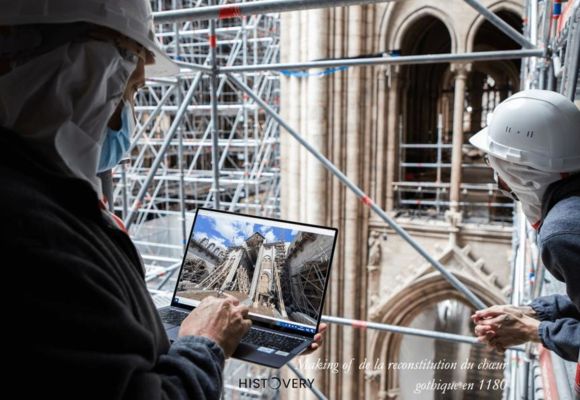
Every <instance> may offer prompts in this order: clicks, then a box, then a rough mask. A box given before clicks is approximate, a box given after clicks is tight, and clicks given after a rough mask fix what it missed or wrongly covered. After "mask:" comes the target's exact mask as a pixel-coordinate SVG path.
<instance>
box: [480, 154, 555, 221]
mask: <svg viewBox="0 0 580 400" xmlns="http://www.w3.org/2000/svg"><path fill="white" fill-rule="evenodd" d="M488 157H489V164H490V166H491V167H492V168H493V169H494V170H495V171H496V172H497V173H498V175H499V177H500V178H501V179H502V180H503V181H504V182H505V183H506V185H508V186H509V188H510V189H511V190H512V191H513V192H514V193H515V194H516V195H517V196H518V198H519V200H520V202H521V203H522V211H523V213H524V215H525V216H526V218H527V220H528V222H529V223H530V224H531V225H532V227H533V228H534V229H538V227H539V226H540V224H541V223H542V200H543V197H544V193H546V190H547V189H548V186H550V185H551V184H552V183H554V182H556V181H559V180H561V179H562V178H563V177H564V176H566V174H562V173H559V172H546V171H540V170H537V169H535V168H532V167H528V166H526V165H521V164H514V163H511V162H509V161H505V160H502V159H501V158H497V157H494V156H492V155H489V156H488Z"/></svg>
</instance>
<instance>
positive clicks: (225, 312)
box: [179, 295, 252, 358]
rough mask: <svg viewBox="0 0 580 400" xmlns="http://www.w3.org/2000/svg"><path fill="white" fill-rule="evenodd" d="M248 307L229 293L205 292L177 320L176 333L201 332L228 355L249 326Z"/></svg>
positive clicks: (199, 334)
mask: <svg viewBox="0 0 580 400" xmlns="http://www.w3.org/2000/svg"><path fill="white" fill-rule="evenodd" d="M248 311H249V308H248V307H246V306H242V305H240V301H239V300H238V299H236V298H235V297H233V296H229V295H226V296H225V297H224V298H219V299H218V298H217V297H212V296H208V297H206V298H205V299H203V301H202V302H201V303H199V306H197V308H196V309H195V310H193V311H192V312H191V313H190V314H189V315H188V316H187V318H186V319H184V320H183V322H182V323H181V327H180V328H179V336H180V337H181V336H205V337H207V338H208V339H211V340H213V341H214V342H216V343H217V344H218V345H219V346H220V347H221V348H222V349H223V351H224V353H225V355H226V358H229V357H230V356H231V355H232V354H233V353H234V351H235V350H236V347H238V344H240V340H242V337H243V336H244V335H245V334H246V333H247V332H248V330H249V329H250V327H251V326H252V321H250V320H249V319H247V318H246V317H247V316H248Z"/></svg>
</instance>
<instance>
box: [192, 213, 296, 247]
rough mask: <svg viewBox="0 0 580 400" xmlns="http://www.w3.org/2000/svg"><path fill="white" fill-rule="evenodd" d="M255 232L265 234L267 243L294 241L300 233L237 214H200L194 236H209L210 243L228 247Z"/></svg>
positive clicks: (241, 242) (241, 241)
mask: <svg viewBox="0 0 580 400" xmlns="http://www.w3.org/2000/svg"><path fill="white" fill-rule="evenodd" d="M255 232H259V233H260V234H261V235H262V236H264V237H265V238H266V240H265V242H266V243H273V242H292V240H294V237H296V235H297V234H298V231H297V230H292V229H285V228H278V227H272V226H269V225H264V224H254V223H251V222H248V221H242V220H238V219H237V218H236V217H235V216H230V215H226V214H223V215H219V216H211V217H210V216H207V215H198V216H197V219H196V221H195V228H194V230H193V237H194V238H195V239H197V240H201V239H204V238H207V239H209V242H210V243H215V244H216V245H218V246H220V247H222V248H226V247H230V246H239V245H241V244H243V243H244V241H245V240H246V239H247V238H248V237H250V236H251V235H253V234H254V233H255Z"/></svg>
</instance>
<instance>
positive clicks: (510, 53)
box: [220, 49, 544, 73]
mask: <svg viewBox="0 0 580 400" xmlns="http://www.w3.org/2000/svg"><path fill="white" fill-rule="evenodd" d="M543 56H544V50H537V49H534V50H499V51H480V52H472V53H459V54H457V53H449V54H422V55H413V56H388V57H375V58H357V59H337V60H325V61H311V62H305V63H286V64H268V65H250V66H243V65H240V66H232V67H223V68H220V72H222V73H247V72H264V71H285V70H305V69H311V68H334V67H357V66H365V65H389V64H391V65H405V64H434V63H446V62H471V61H494V60H510V59H518V58H526V57H543Z"/></svg>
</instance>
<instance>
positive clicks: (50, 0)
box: [0, 0, 179, 76]
mask: <svg viewBox="0 0 580 400" xmlns="http://www.w3.org/2000/svg"><path fill="white" fill-rule="evenodd" d="M0 10H2V12H0V26H13V25H32V24H66V23H73V22H89V23H92V24H95V25H100V26H104V27H107V28H110V29H113V30H115V31H117V32H119V33H122V34H123V35H125V36H127V37H129V38H131V39H133V40H135V41H136V42H137V43H139V44H141V45H142V46H143V47H145V48H146V49H147V50H149V51H150V52H151V53H153V54H154V55H155V64H152V65H150V66H147V68H146V73H147V75H148V76H170V75H175V74H177V73H178V72H179V67H178V66H177V65H176V64H175V63H174V62H173V61H171V59H170V58H169V57H168V56H167V55H166V54H165V53H164V51H163V50H162V49H161V46H160V45H159V43H158V42H157V41H156V39H155V30H154V25H153V14H152V12H151V4H150V3H149V1H148V0H18V1H16V0H0Z"/></svg>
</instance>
